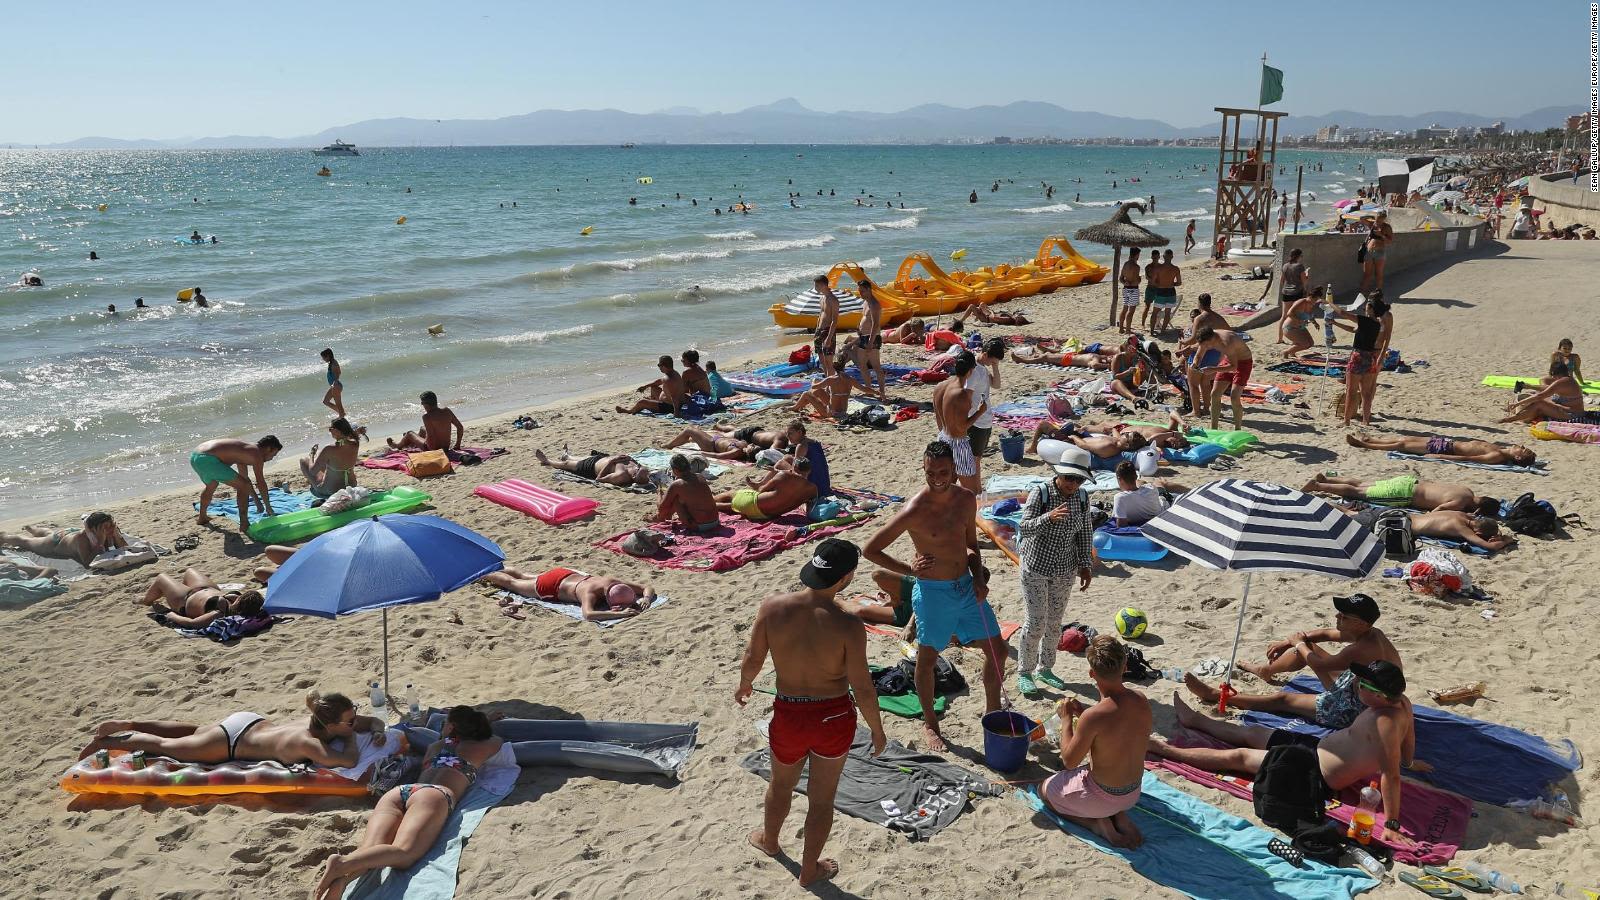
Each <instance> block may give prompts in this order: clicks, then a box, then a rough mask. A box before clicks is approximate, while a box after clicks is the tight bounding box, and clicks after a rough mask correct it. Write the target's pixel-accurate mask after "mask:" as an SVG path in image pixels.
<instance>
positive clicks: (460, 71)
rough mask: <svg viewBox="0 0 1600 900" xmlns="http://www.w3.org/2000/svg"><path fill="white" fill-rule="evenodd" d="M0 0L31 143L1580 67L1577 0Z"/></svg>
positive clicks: (1073, 103) (1423, 83)
mask: <svg viewBox="0 0 1600 900" xmlns="http://www.w3.org/2000/svg"><path fill="white" fill-rule="evenodd" d="M6 7H7V9H6V12H5V14H4V21H5V26H6V28H5V30H6V34H7V45H8V49H7V52H5V53H4V54H0V84H4V85H6V86H7V87H6V89H5V91H4V96H5V102H4V103H3V104H0V108H3V109H4V116H3V120H0V140H4V141H16V142H26V143H50V142H57V141H66V140H71V139H74V138H78V137H83V136H88V135H95V136H105V137H118V138H180V137H190V138H192V137H205V136H222V135H232V134H239V135H269V136H275V137H292V136H299V135H305V134H311V133H314V132H317V131H321V130H322V129H324V128H330V127H335V126H338V125H344V124H349V123H352V122H357V121H361V120H364V119H374V118H387V117H397V116H407V117H415V118H493V117H498V116H507V115H517V114H521V113H526V112H531V111H533V110H536V109H583V108H615V109H622V110H627V111H630V112H653V111H657V110H662V109H667V108H670V107H693V108H696V109H699V110H701V111H706V112H710V111H723V112H731V111H735V110H739V109H743V108H746V107H749V106H755V105H759V104H764V103H770V102H772V101H774V100H777V99H780V98H783V97H794V98H796V99H798V100H799V101H800V102H801V103H803V104H805V105H806V106H808V107H810V108H812V109H819V110H826V111H834V110H840V109H851V110H874V111H894V110H899V109H904V108H906V107H910V106H916V105H919V104H922V103H945V104H949V105H952V106H976V105H980V104H989V103H1009V102H1012V101H1015V100H1043V101H1048V102H1052V103H1057V104H1059V105H1061V106H1064V107H1066V108H1068V109H1075V110H1090V111H1097V112H1105V113H1112V114H1117V115H1126V116H1133V117H1139V118H1153V119H1160V120H1163V121H1165V122H1168V123H1169V124H1172V125H1176V126H1179V127H1187V126H1193V125H1201V124H1210V123H1211V120H1212V118H1213V113H1212V112H1211V108H1212V107H1213V106H1219V105H1239V106H1246V105H1253V103H1254V99H1255V90H1256V85H1257V78H1258V72H1259V70H1258V68H1257V67H1258V65H1259V60H1260V57H1261V54H1262V52H1263V51H1265V52H1266V53H1267V54H1268V58H1269V62H1270V64H1272V65H1274V66H1276V67H1278V68H1282V69H1283V70H1284V72H1285V78H1284V92H1285V93H1284V100H1283V102H1282V103H1280V104H1278V105H1277V106H1276V107H1275V108H1277V109H1280V110H1284V111H1287V112H1290V113H1295V112H1298V113H1301V114H1305V115H1320V114H1322V113H1325V112H1329V111H1331V110H1336V109H1352V110H1356V111H1359V112H1366V113H1375V114H1391V113H1395V114H1412V113H1420V112H1426V111H1430V110H1437V109H1443V110H1457V111H1461V112H1469V113H1478V114H1483V115H1519V114H1521V113H1525V112H1529V111H1531V110H1534V109H1537V108H1539V107H1543V106H1551V105H1556V104H1568V103H1581V102H1584V99H1585V97H1586V95H1587V85H1588V77H1587V76H1588V57H1589V54H1588V36H1589V35H1588V28H1587V27H1586V26H1587V23H1588V3H1587V2H1581V0H1555V2H1549V3H1526V4H1517V5H1516V6H1515V7H1514V8H1513V7H1508V6H1506V5H1505V4H1504V3H1502V2H1487V0H1456V2H1452V3H1450V4H1448V6H1439V5H1436V4H1431V3H1430V4H1424V3H1409V2H1394V0H1388V2H1369V0H1354V2H1347V3H1344V4H1341V5H1338V6H1333V7H1330V6H1326V5H1320V6H1316V7H1313V6H1311V5H1309V4H1306V5H1304V6H1301V5H1298V4H1293V3H1264V4H1262V5H1261V7H1260V11H1259V17H1257V15H1256V14H1249V15H1250V17H1251V19H1252V21H1254V22H1257V23H1258V24H1255V25H1253V26H1252V27H1250V28H1242V27H1240V26H1239V24H1238V21H1239V18H1240V17H1241V16H1244V15H1246V14H1247V13H1246V10H1247V9H1248V7H1246V6H1243V5H1229V6H1226V7H1214V6H1205V5H1201V4H1198V3H1190V4H1182V3H1168V2H1164V0H1154V2H1144V3H1138V4H1132V5H1130V6H1128V7H1126V8H1118V7H1115V6H1112V5H1110V4H1094V5H1088V4H1083V5H1079V4H1065V3H1059V2H1057V3H1047V2H1005V0H1001V2H993V3H973V2H963V3H954V2H945V0H923V2H916V3H913V2H899V0H895V2H887V0H886V2H878V0H865V2H863V0H855V2H848V3H847V2H835V0H808V2H804V3H800V2H787V0H746V2H709V0H658V2H656V3H643V2H632V0H604V2H595V0H589V2H577V3H567V2H532V0H529V2H499V0H475V2H471V3H467V2H460V0H457V2H450V3H447V2H439V0H388V2H382V3H378V2H367V0H344V2H337V3H328V2H319V3H303V2H297V0H274V2H271V3H253V4H244V3H234V2H228V0H212V2H209V3H199V4H195V3H185V4H169V3H127V2H125V0H123V2H103V0H78V2H74V3H70V4H69V3H61V2H47V0H10V2H8V3H7V4H6ZM1440 23H1444V24H1440ZM1247 34H1248V37H1246V35H1247ZM1525 34H1541V35H1554V36H1555V37H1554V38H1553V39H1552V40H1551V42H1542V43H1540V45H1539V46H1538V49H1537V54H1536V56H1535V59H1537V64H1536V65H1534V66H1532V68H1528V69H1522V68H1521V67H1520V66H1519V65H1518V63H1516V62H1515V59H1516V58H1515V57H1513V56H1510V55H1507V54H1504V53H1500V52H1498V51H1497V50H1495V49H1494V48H1496V47H1498V48H1501V49H1506V48H1511V47H1513V46H1516V45H1517V42H1518V41H1519V40H1520V39H1521V38H1520V36H1521V35H1525ZM1221 47H1232V48H1233V49H1232V50H1228V51H1220V50H1218V49H1216V48H1221ZM1435 47H1437V48H1441V49H1440V51H1439V52H1438V53H1437V54H1435V53H1433V52H1430V51H1429V49H1426V48H1435ZM1486 47H1487V48H1488V49H1487V50H1486V49H1485V48H1486ZM1397 48H1398V49H1397ZM1486 54H1487V55H1488V56H1489V58H1490V59H1492V60H1494V62H1493V63H1489V64H1486V63H1485V62H1484V61H1483V60H1484V58H1485V56H1486ZM1452 57H1454V58H1455V59H1454V60H1453V59H1452ZM1519 70H1520V72H1521V74H1518V73H1519ZM1535 71H1536V72H1537V77H1530V76H1531V75H1532V73H1533V72H1535ZM1108 73H1115V77H1107V76H1108ZM1424 76H1427V77H1424Z"/></svg>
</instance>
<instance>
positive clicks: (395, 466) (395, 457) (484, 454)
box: [361, 447, 508, 472]
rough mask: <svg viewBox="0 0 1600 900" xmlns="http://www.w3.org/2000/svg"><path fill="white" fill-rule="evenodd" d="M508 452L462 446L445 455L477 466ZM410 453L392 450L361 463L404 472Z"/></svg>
mask: <svg viewBox="0 0 1600 900" xmlns="http://www.w3.org/2000/svg"><path fill="white" fill-rule="evenodd" d="M507 452H508V451H507V450H506V448H504V447H462V448H461V449H460V450H446V451H445V455H446V456H448V457H450V462H451V464H452V465H457V466H475V465H477V464H478V463H481V462H483V461H485V460H490V459H494V458H495V457H496V456H505V455H506V453H507ZM410 455H411V454H410V453H408V452H406V451H405V450H391V451H389V452H388V453H380V454H378V455H377V456H369V457H367V458H366V459H363V460H362V461H361V465H362V466H364V467H366V468H368V469H386V470H388V471H391V472H404V471H405V470H406V457H408V456H410ZM469 460H476V462H469Z"/></svg>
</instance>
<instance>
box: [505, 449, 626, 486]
mask: <svg viewBox="0 0 1600 900" xmlns="http://www.w3.org/2000/svg"><path fill="white" fill-rule="evenodd" d="M533 455H534V456H535V457H536V458H537V459H538V460H539V464H540V465H545V466H549V467H550V468H552V469H560V470H561V471H563V472H571V473H572V474H574V475H576V476H578V477H579V478H583V479H587V480H589V481H596V482H599V483H600V484H611V485H616V486H617V487H627V486H629V485H633V484H649V483H650V470H649V469H647V468H645V467H644V466H643V465H641V464H640V463H639V461H638V460H636V459H634V458H633V457H631V456H629V455H627V454H626V453H616V454H606V453H601V452H599V451H597V450H596V451H591V452H590V453H589V455H588V456H583V457H573V456H567V455H566V454H565V453H563V454H562V455H561V458H560V459H557V460H552V459H550V457H548V456H545V455H544V451H543V450H538V449H535V450H534V451H533Z"/></svg>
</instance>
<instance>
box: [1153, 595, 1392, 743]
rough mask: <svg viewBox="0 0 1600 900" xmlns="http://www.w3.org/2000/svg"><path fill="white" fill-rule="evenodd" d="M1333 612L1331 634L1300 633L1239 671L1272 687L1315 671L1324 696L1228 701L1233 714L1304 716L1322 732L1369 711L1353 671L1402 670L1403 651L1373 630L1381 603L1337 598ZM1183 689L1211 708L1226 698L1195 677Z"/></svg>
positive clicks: (1187, 677) (1253, 697)
mask: <svg viewBox="0 0 1600 900" xmlns="http://www.w3.org/2000/svg"><path fill="white" fill-rule="evenodd" d="M1333 608H1334V614H1333V627H1332V628H1319V629H1317V630H1315V631H1301V632H1296V633H1295V634H1292V635H1290V636H1289V639H1288V640H1284V641H1277V642H1275V643H1273V644H1272V645H1271V646H1269V647H1268V648H1267V661H1266V662H1265V663H1264V664H1261V665H1256V664H1252V663H1247V662H1240V663H1239V668H1240V669H1243V670H1244V671H1246V672H1249V673H1250V674H1251V675H1254V676H1256V677H1257V678H1259V679H1261V680H1262V681H1265V682H1268V683H1271V682H1272V681H1273V680H1274V678H1275V677H1276V676H1278V675H1287V674H1289V673H1290V672H1297V671H1299V670H1300V669H1302V668H1306V667H1310V669H1311V672H1312V674H1314V675H1316V676H1317V680H1318V681H1321V682H1322V687H1323V691H1322V693H1320V694H1301V693H1296V692H1294V691H1274V692H1272V693H1270V694H1234V695H1233V696H1231V697H1229V698H1228V705H1229V706H1231V707H1233V708H1234V709H1244V710H1262V711H1264V712H1271V713H1278V714H1279V715H1285V716H1299V717H1300V718H1303V719H1310V720H1311V721H1313V722H1316V723H1317V724H1318V725H1321V726H1322V727H1323V728H1332V729H1334V730H1338V729H1340V728H1348V727H1349V726H1350V723H1352V722H1354V721H1355V720H1356V716H1358V715H1360V714H1361V710H1363V709H1365V707H1363V706H1362V705H1361V701H1360V699H1358V698H1357V696H1356V694H1357V687H1356V677H1355V675H1354V674H1353V673H1352V672H1351V671H1350V667H1351V666H1352V665H1371V664H1372V663H1375V662H1377V661H1378V660H1380V659H1381V660H1386V661H1388V662H1389V663H1392V664H1393V665H1395V666H1400V665H1401V663H1400V651H1398V650H1396V649H1395V648H1394V644H1392V643H1390V642H1389V638H1388V637H1386V636H1385V635H1384V633H1383V632H1382V631H1379V630H1378V628H1377V627H1376V625H1375V624H1374V623H1376V622H1377V621H1378V602H1377V601H1376V600H1373V599H1372V598H1371V597H1368V596H1367V595H1366V594H1352V595H1350V596H1349V597H1335V598H1333ZM1326 643H1343V644H1344V647H1343V648H1341V649H1340V650H1339V652H1337V653H1329V652H1328V651H1326V650H1324V649H1322V648H1321V647H1320V646H1318V645H1319V644H1326ZM1183 683H1184V684H1185V685H1187V686H1188V688H1189V692H1190V693H1192V694H1194V695H1195V696H1196V697H1199V698H1200V700H1201V701H1202V702H1204V703H1206V704H1208V705H1211V704H1215V703H1216V702H1217V701H1218V699H1219V698H1220V697H1221V691H1219V690H1218V689H1216V688H1214V687H1212V686H1210V685H1208V684H1206V683H1205V682H1203V681H1201V680H1200V679H1198V678H1196V677H1195V676H1194V675H1193V674H1186V675H1184V676H1183Z"/></svg>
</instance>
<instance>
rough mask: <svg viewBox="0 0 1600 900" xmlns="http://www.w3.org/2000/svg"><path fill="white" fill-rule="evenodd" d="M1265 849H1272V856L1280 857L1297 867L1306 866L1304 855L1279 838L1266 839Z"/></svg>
mask: <svg viewBox="0 0 1600 900" xmlns="http://www.w3.org/2000/svg"><path fill="white" fill-rule="evenodd" d="M1267 849H1268V850H1270V851H1272V854H1273V855H1274V856H1279V857H1282V858H1283V859H1284V861H1286V862H1288V863H1289V865H1291V866H1294V867H1295V868H1297V869H1304V868H1305V867H1306V855H1305V854H1304V853H1301V852H1300V851H1299V850H1296V849H1295V848H1294V847H1292V846H1290V845H1289V844H1288V843H1287V842H1285V841H1283V840H1280V839H1279V838H1273V839H1272V840H1270V841H1268V842H1267Z"/></svg>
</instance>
